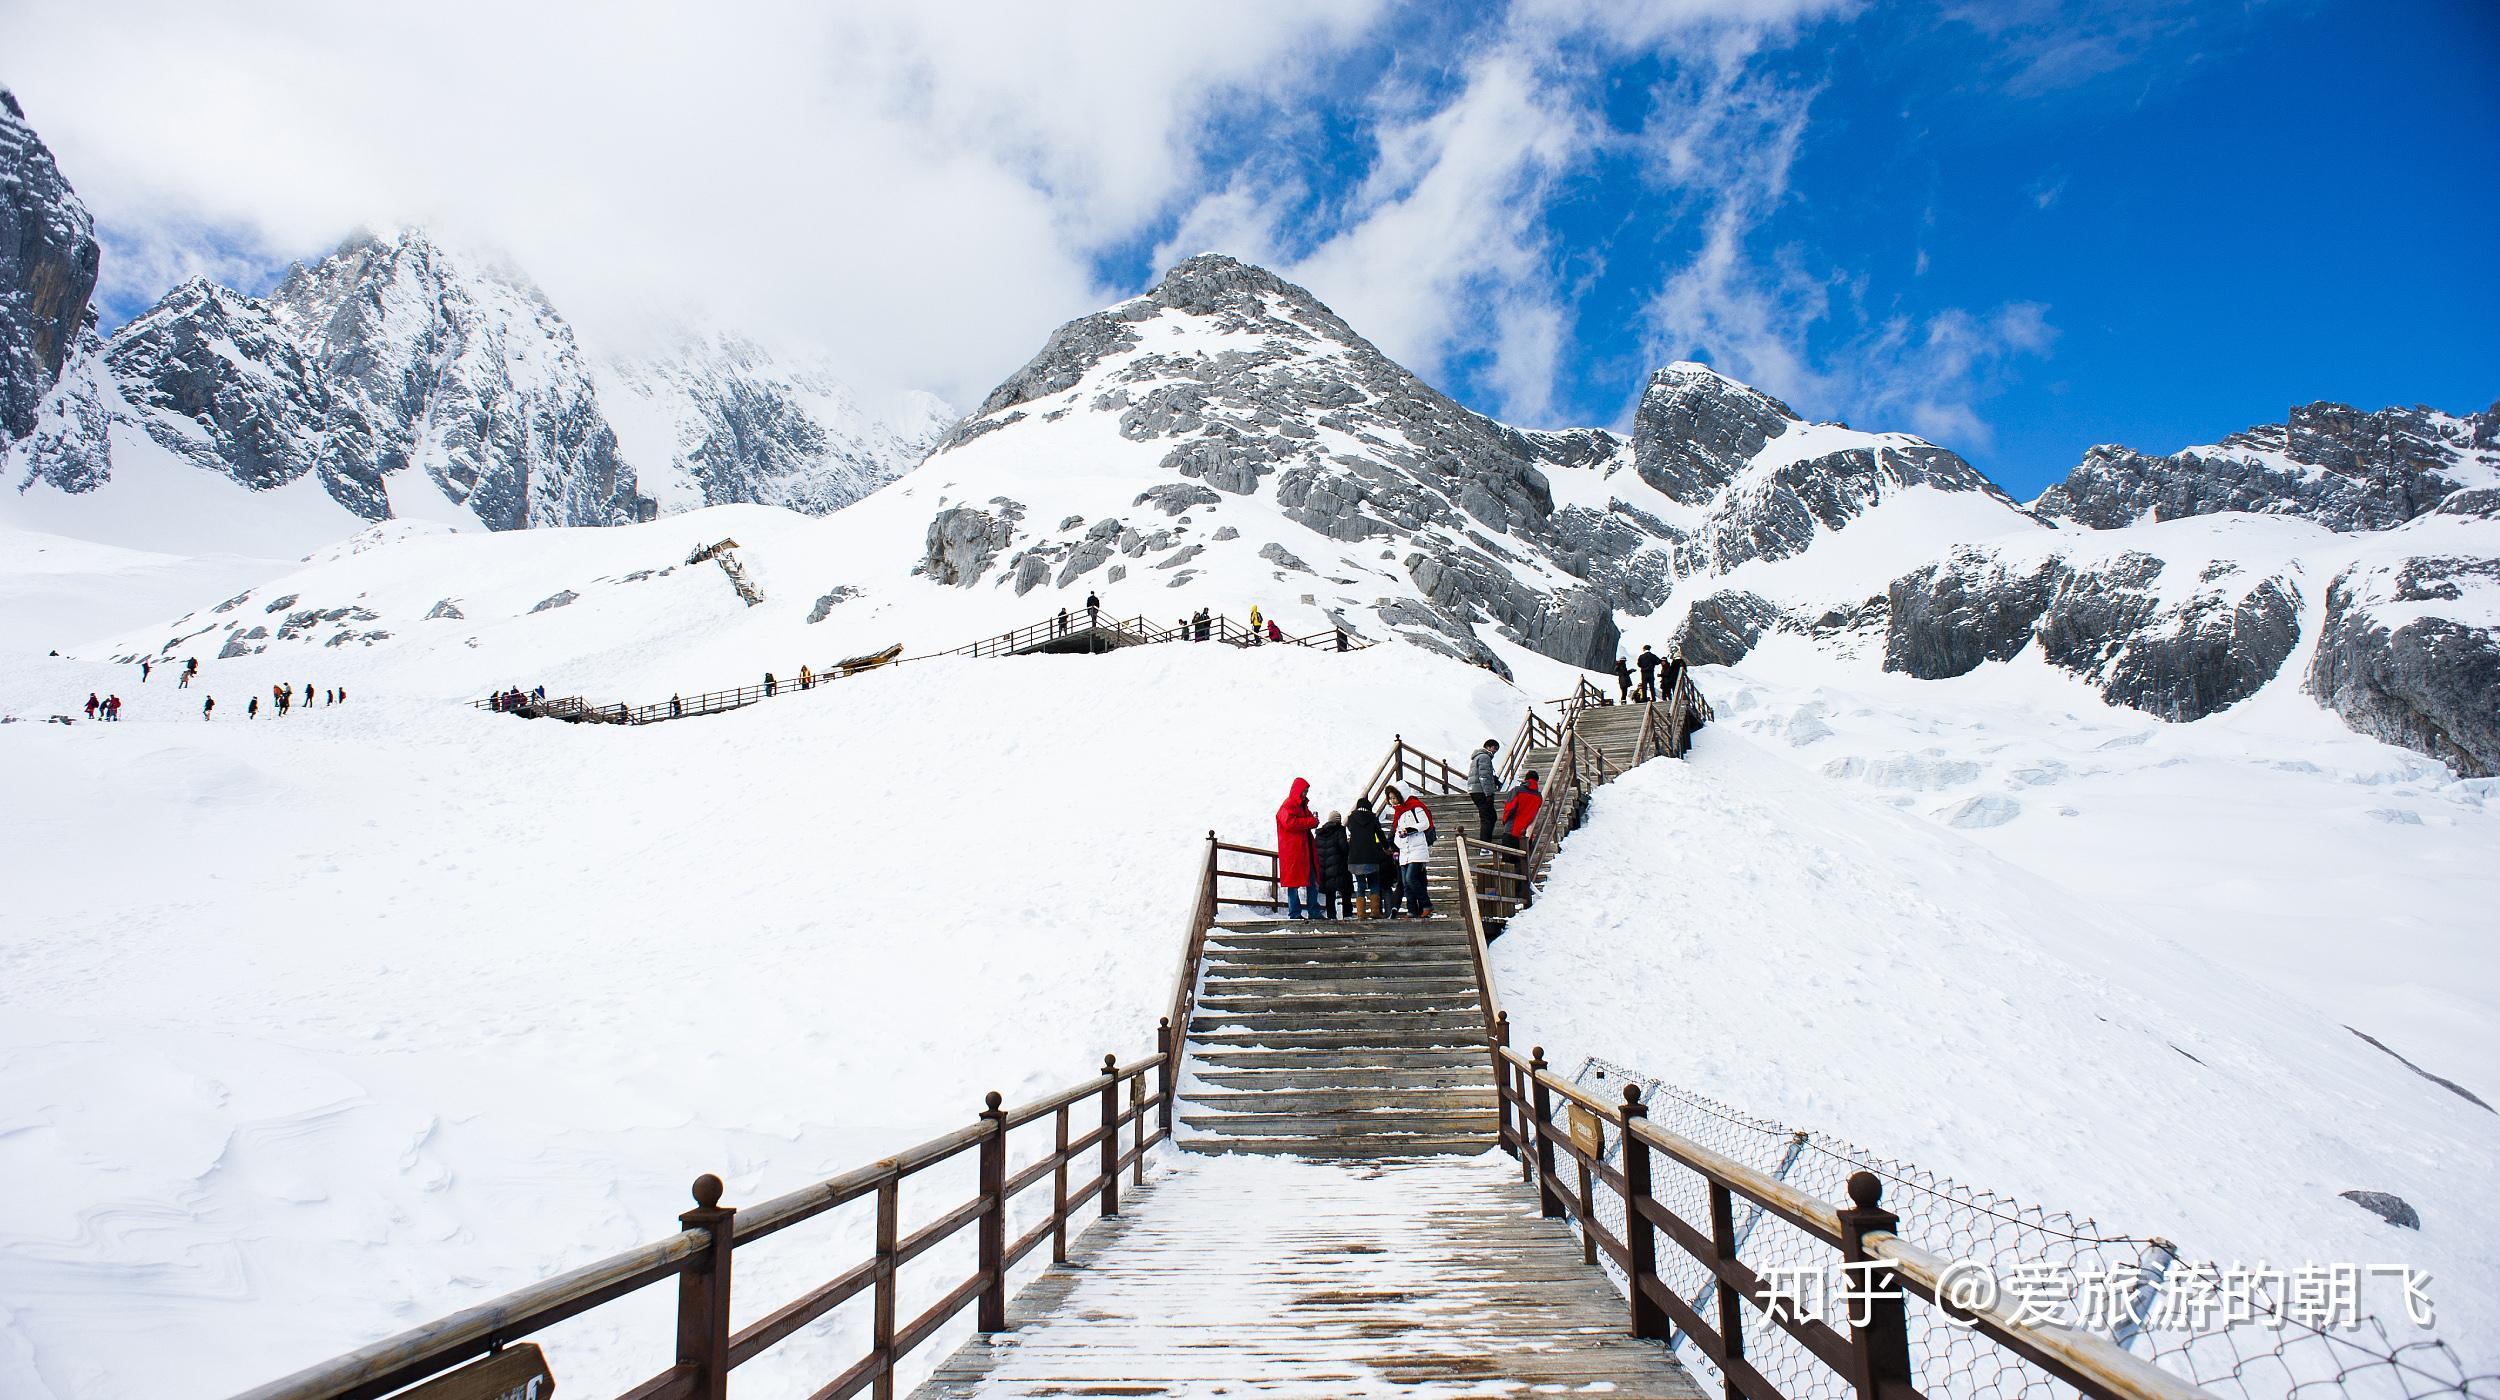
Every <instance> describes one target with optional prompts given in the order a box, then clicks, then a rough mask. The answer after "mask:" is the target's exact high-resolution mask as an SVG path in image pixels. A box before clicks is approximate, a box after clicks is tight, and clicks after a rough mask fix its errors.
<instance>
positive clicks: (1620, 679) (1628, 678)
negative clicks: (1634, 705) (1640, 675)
mask: <svg viewBox="0 0 2500 1400" xmlns="http://www.w3.org/2000/svg"><path fill="white" fill-rule="evenodd" d="M1615 690H1616V691H1617V695H1616V698H1617V699H1619V700H1622V701H1623V702H1624V703H1626V704H1629V703H1631V700H1632V663H1630V662H1628V661H1626V660H1624V659H1623V653H1621V652H1617V653H1615Z"/></svg>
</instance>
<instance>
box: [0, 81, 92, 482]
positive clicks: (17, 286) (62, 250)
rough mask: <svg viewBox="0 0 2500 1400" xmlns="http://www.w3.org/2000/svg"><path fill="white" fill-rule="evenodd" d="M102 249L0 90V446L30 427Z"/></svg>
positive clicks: (19, 110)
mask: <svg viewBox="0 0 2500 1400" xmlns="http://www.w3.org/2000/svg"><path fill="white" fill-rule="evenodd" d="M102 266H103V254H102V251H101V249H100V248H99V247H98V246H97V244H96V239H95V221H94V219H93V218H92V217H90V216H89V215H88V213H87V206H86V205H85V204H83V203H81V202H80V201H79V198H78V194H77V191H75V190H72V189H71V188H70V185H69V181H67V180H65V179H63V178H62V176H61V170H60V167H59V166H57V165H55V164H54V163H53V160H52V152H51V150H50V148H48V147H46V146H45V145H44V144H43V141H42V140H41V138H39V137H37V136H36V135H35V131H34V128H33V127H31V126H29V125H27V122H26V110H25V109H24V108H23V107H20V106H19V105H18V102H17V97H16V95H15V94H14V93H11V92H9V91H8V90H6V89H5V88H0V444H5V443H6V442H8V441H9V440H10V439H13V438H19V437H24V436H25V435H26V434H28V433H31V432H33V431H34V430H35V417H36V408H37V406H38V405H39V404H41V403H42V402H43V400H44V396H45V395H47V394H49V393H51V392H52V389H53V386H54V385H56V384H58V383H59V382H60V379H61V371H62V369H63V367H65V366H66V365H67V364H68V363H69V358H70V352H71V351H72V350H73V349H74V348H75V347H76V346H77V343H78V338H79V335H80V333H81V331H83V330H84V329H85V328H86V326H87V321H88V317H87V299H88V297H90V296H92V295H93V294H94V292H95V284H96V274H97V272H98V271H99V270H100V269H101V268H102Z"/></svg>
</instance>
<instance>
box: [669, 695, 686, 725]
mask: <svg viewBox="0 0 2500 1400" xmlns="http://www.w3.org/2000/svg"><path fill="white" fill-rule="evenodd" d="M685 713H686V701H685V698H684V697H682V696H677V695H672V696H670V697H668V717H669V718H670V719H677V718H680V717H681V716H683V715H684V714H685Z"/></svg>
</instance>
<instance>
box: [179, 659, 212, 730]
mask: <svg viewBox="0 0 2500 1400" xmlns="http://www.w3.org/2000/svg"><path fill="white" fill-rule="evenodd" d="M182 678H183V679H184V680H189V679H191V673H190V672H188V671H185V672H183V673H182ZM200 718H202V719H215V718H217V697H216V696H214V695H211V696H209V697H208V698H207V699H205V700H202V701H201V702H200Z"/></svg>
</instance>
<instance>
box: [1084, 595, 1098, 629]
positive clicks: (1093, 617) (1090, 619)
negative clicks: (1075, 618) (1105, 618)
mask: <svg viewBox="0 0 2500 1400" xmlns="http://www.w3.org/2000/svg"><path fill="white" fill-rule="evenodd" d="M1085 625H1086V626H1088V627H1100V626H1101V625H1102V599H1101V598H1100V597H1099V596H1097V595H1095V594H1094V593H1092V592H1088V593H1087V594H1086V595H1085Z"/></svg>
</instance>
